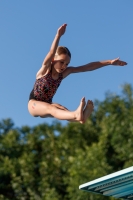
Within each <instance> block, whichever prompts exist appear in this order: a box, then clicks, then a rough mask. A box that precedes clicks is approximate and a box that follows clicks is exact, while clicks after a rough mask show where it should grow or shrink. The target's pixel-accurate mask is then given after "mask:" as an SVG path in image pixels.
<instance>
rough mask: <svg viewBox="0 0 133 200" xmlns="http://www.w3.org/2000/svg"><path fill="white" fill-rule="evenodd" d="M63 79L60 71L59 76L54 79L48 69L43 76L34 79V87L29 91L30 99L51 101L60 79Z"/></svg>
mask: <svg viewBox="0 0 133 200" xmlns="http://www.w3.org/2000/svg"><path fill="white" fill-rule="evenodd" d="M62 79H63V75H62V73H60V74H59V78H58V79H57V80H54V79H53V78H52V72H51V71H50V72H49V73H48V74H46V75H45V76H43V77H41V78H39V79H37V80H36V82H35V84H34V88H33V90H32V91H31V93H30V97H29V100H30V99H35V100H37V101H44V102H47V103H52V99H53V96H54V95H55V93H56V90H57V89H58V87H59V85H60V83H61V81H62Z"/></svg>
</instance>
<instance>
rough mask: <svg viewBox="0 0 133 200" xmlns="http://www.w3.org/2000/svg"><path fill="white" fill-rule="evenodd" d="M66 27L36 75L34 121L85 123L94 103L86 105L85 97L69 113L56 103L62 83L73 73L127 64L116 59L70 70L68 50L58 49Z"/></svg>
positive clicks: (30, 104)
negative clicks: (55, 120)
mask: <svg viewBox="0 0 133 200" xmlns="http://www.w3.org/2000/svg"><path fill="white" fill-rule="evenodd" d="M66 26H67V24H63V25H62V26H61V27H60V28H59V29H58V30H57V33H56V35H55V38H54V41H53V43H52V46H51V48H50V51H49V53H48V54H47V55H46V57H45V59H44V61H43V63H42V67H41V68H40V70H39V71H38V72H37V74H36V81H35V84H34V88H33V90H32V91H31V93H30V97H29V102H28V110H29V112H30V114H31V115H32V116H34V117H38V116H40V117H54V118H57V119H60V120H68V121H72V122H80V123H85V122H86V120H87V118H88V117H89V116H90V115H91V113H92V111H93V109H94V106H93V102H92V101H91V100H88V101H87V103H86V102H85V98H84V97H83V98H82V99H81V101H80V103H79V106H78V108H77V109H76V110H75V111H69V110H68V109H67V108H65V107H64V106H62V105H60V104H57V103H53V102H52V99H53V96H54V94H55V92H56V90H57V88H58V87H59V85H60V83H61V81H62V80H63V79H64V78H66V77H67V76H68V75H70V74H72V73H78V72H87V71H92V70H95V69H99V68H101V67H103V66H107V65H119V66H124V65H126V64H127V63H126V62H124V61H121V60H119V58H116V59H114V60H106V61H100V62H91V63H88V64H86V65H82V66H78V67H68V64H69V63H70V60H71V53H70V51H69V49H68V48H67V47H64V46H58V44H59V40H60V38H61V36H62V35H63V34H64V33H65V30H66Z"/></svg>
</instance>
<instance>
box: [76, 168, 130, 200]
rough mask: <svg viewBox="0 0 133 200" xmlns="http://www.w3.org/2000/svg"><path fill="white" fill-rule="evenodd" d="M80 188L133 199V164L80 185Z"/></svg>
mask: <svg viewBox="0 0 133 200" xmlns="http://www.w3.org/2000/svg"><path fill="white" fill-rule="evenodd" d="M79 189H80V190H85V191H87V192H92V193H97V194H102V195H104V196H112V197H115V198H121V199H127V200H133V166H132V167H129V168H126V169H123V170H121V171H118V172H115V173H112V174H109V175H107V176H103V177H101V178H98V179H95V180H93V181H90V182H88V183H85V184H82V185H80V186H79Z"/></svg>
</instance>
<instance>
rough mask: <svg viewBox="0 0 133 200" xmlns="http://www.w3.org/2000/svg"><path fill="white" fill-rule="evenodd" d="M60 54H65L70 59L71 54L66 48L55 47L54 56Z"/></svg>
mask: <svg viewBox="0 0 133 200" xmlns="http://www.w3.org/2000/svg"><path fill="white" fill-rule="evenodd" d="M61 54H67V55H68V56H69V57H70V58H71V53H70V51H69V49H68V48H67V47H64V46H58V47H57V50H56V53H55V56H57V55H61Z"/></svg>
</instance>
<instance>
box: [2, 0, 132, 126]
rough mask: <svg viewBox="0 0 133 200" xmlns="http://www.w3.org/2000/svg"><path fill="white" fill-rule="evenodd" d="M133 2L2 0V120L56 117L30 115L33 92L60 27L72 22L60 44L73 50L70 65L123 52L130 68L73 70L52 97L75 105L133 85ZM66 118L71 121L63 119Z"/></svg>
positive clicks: (27, 122)
mask: <svg viewBox="0 0 133 200" xmlns="http://www.w3.org/2000/svg"><path fill="white" fill-rule="evenodd" d="M132 19H133V1H131V0H129V1H127V0H117V1H116V0H108V1H107V0H100V1H99V0H83V1H80V0H73V1H70V0H68V1H62V0H57V1H54V0H49V1H44V0H38V1H37V0H28V1H26V0H25V1H18V0H12V1H8V0H4V1H2V0H1V1H0V75H1V78H0V92H1V94H0V120H2V119H6V118H11V119H12V120H13V121H14V123H15V125H16V126H18V127H21V126H23V125H29V126H35V125H38V124H40V123H43V122H46V123H49V124H51V123H52V122H53V119H50V118H47V119H41V118H34V117H32V116H30V114H29V113H28V110H27V102H28V98H29V93H30V91H31V89H32V87H33V84H34V81H35V75H36V72H37V71H38V69H39V68H40V67H41V64H42V61H43V59H44V57H45V55H46V54H47V52H48V51H49V48H50V46H51V43H52V41H53V38H54V36H55V34H56V31H57V29H58V27H59V26H61V25H62V24H63V23H67V24H68V26H67V30H66V33H65V35H64V36H63V37H62V38H61V40H60V45H64V46H67V47H68V48H69V49H70V51H71V53H72V60H71V63H70V65H71V66H78V65H82V64H86V63H89V62H92V61H100V60H108V59H114V58H117V57H120V58H121V59H122V60H124V61H126V62H127V63H128V65H127V66H125V67H116V66H107V67H104V68H101V69H98V70H96V71H92V72H86V73H79V74H73V75H70V76H69V77H68V78H66V79H65V80H64V81H63V83H62V84H61V86H60V87H59V89H58V91H57V93H56V95H55V97H54V99H53V101H54V102H57V103H60V104H62V105H64V106H65V107H67V108H68V109H70V110H75V109H76V108H77V106H78V105H79V101H80V99H81V98H82V97H83V96H85V97H86V100H87V99H91V100H93V101H94V100H95V99H98V100H100V101H102V100H103V99H104V98H105V93H106V92H107V91H111V92H114V93H117V94H120V92H121V85H123V84H124V83H130V84H131V85H133V59H132V55H133V23H132ZM63 123H66V122H63Z"/></svg>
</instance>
